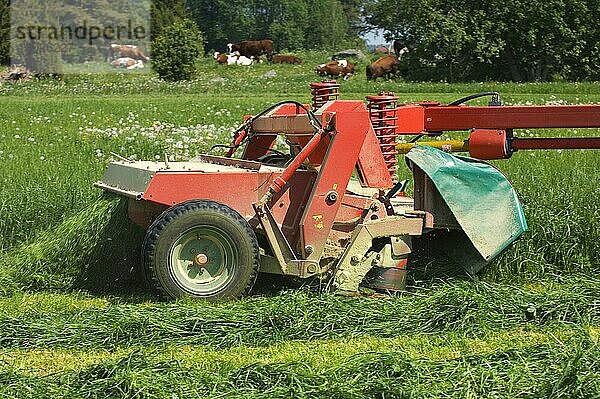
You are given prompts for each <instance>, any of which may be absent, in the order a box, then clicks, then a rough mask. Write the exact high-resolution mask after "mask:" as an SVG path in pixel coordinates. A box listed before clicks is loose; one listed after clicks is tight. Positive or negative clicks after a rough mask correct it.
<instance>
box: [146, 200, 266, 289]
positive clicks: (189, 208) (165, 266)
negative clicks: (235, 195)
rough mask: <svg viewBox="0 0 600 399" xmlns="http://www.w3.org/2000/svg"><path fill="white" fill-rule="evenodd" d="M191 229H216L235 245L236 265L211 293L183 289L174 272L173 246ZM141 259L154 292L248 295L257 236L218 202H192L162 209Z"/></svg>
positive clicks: (255, 272) (256, 263)
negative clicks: (225, 279) (224, 280)
mask: <svg viewBox="0 0 600 399" xmlns="http://www.w3.org/2000/svg"><path fill="white" fill-rule="evenodd" d="M194 228H207V229H211V228H215V229H218V230H219V231H220V232H221V234H223V236H224V237H225V240H226V241H227V242H229V243H235V244H234V246H235V248H233V249H232V250H233V251H234V252H235V254H234V255H235V256H234V258H235V260H236V261H235V263H236V264H235V268H234V270H233V271H232V272H231V277H228V278H230V280H228V281H227V282H226V285H225V286H223V287H219V288H218V289H215V290H214V292H213V291H210V292H207V291H202V292H199V291H194V290H193V289H190V288H189V287H185V281H183V280H181V279H178V277H177V273H176V272H175V271H174V269H175V268H176V265H173V262H172V261H171V259H172V257H171V255H172V251H174V247H175V244H176V243H177V242H178V240H179V239H180V238H181V237H183V236H184V235H185V234H189V231H190V230H191V229H194ZM230 246H231V245H230ZM142 259H143V265H144V272H145V276H146V280H147V281H148V283H149V285H150V287H151V288H152V289H154V290H156V291H157V293H159V294H161V295H163V296H168V297H171V298H182V297H191V298H198V299H205V300H209V301H214V300H218V299H228V298H238V297H241V296H244V295H248V294H249V293H250V291H251V290H252V287H253V286H254V283H255V282H256V277H257V275H258V269H259V259H260V258H259V250H258V241H257V239H256V235H255V233H254V231H253V230H252V228H251V227H250V225H249V224H248V222H247V221H246V220H245V219H244V218H243V217H242V216H241V215H240V214H239V213H238V212H236V211H235V210H233V209H231V208H230V207H228V206H226V205H223V204H220V203H218V202H214V201H203V200H192V201H187V202H183V203H181V204H178V205H174V206H172V207H171V208H169V209H167V210H165V211H164V212H163V213H162V214H161V215H160V216H159V217H158V218H157V219H156V220H155V221H154V222H153V223H152V225H151V226H150V227H149V229H148V231H147V232H146V236H145V238H144V243H143V245H142Z"/></svg>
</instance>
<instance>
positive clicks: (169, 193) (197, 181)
mask: <svg viewBox="0 0 600 399" xmlns="http://www.w3.org/2000/svg"><path fill="white" fill-rule="evenodd" d="M266 190H267V187H266V186H264V187H260V185H259V179H258V173H250V172H245V171H240V172H239V173H202V172H194V171H189V172H168V171H167V172H157V173H156V174H155V175H154V177H153V178H152V181H151V182H150V185H149V186H148V189H147V190H146V192H145V193H144V197H143V199H145V200H147V201H152V202H156V203H158V204H163V205H167V206H172V205H175V204H179V203H181V202H184V201H188V200H192V199H205V200H212V201H217V202H220V203H222V204H225V205H227V206H229V207H231V208H233V209H235V210H236V211H238V212H239V213H240V214H241V215H242V216H244V217H245V218H246V219H250V218H252V217H254V208H252V203H253V202H256V201H257V200H258V198H260V196H261V195H262V194H264V192H265V191H266Z"/></svg>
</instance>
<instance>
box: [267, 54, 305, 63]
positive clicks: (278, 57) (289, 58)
mask: <svg viewBox="0 0 600 399" xmlns="http://www.w3.org/2000/svg"><path fill="white" fill-rule="evenodd" d="M271 61H272V62H273V63H274V64H302V62H303V61H302V58H300V57H296V56H295V55H291V54H290V55H283V54H275V55H274V56H273V59H272V60H271Z"/></svg>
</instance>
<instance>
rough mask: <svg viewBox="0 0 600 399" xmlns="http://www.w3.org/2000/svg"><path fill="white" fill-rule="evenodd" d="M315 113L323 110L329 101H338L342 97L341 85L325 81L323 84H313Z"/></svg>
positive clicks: (311, 87)
mask: <svg viewBox="0 0 600 399" xmlns="http://www.w3.org/2000/svg"><path fill="white" fill-rule="evenodd" d="M310 90H311V94H312V101H313V103H312V108H313V111H316V110H317V109H319V108H321V107H322V106H323V104H325V103H326V102H327V101H332V100H337V99H338V97H339V96H340V85H339V83H338V82H336V81H335V80H324V81H322V82H321V83H311V84H310Z"/></svg>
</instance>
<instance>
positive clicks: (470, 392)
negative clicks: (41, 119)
mask: <svg viewBox="0 0 600 399" xmlns="http://www.w3.org/2000/svg"><path fill="white" fill-rule="evenodd" d="M599 364H600V348H599V347H598V344H597V343H596V342H594V340H593V339H592V338H590V337H589V336H588V335H587V334H586V333H585V332H584V331H580V332H578V333H576V334H574V335H573V336H572V337H571V338H570V339H568V340H567V341H565V342H558V341H555V342H552V343H546V344H540V345H532V346H529V347H525V348H515V349H510V348H509V349H506V350H503V351H498V352H495V353H491V354H484V355H472V356H460V357H457V358H454V359H451V360H445V361H436V360H431V359H419V358H411V357H410V355H409V354H407V353H404V352H402V351H393V352H383V353H379V352H373V353H362V354H357V355H355V356H351V357H349V358H346V359H345V360H343V361H341V362H339V363H334V364H329V365H322V366H321V367H319V368H318V369H317V368H315V367H314V366H312V365H310V364H307V363H303V362H293V363H286V362H284V363H254V364H251V365H249V366H245V367H241V368H237V369H231V370H228V369H227V368H223V369H221V370H219V369H217V370H216V371H215V370H214V369H210V370H207V369H205V368H203V367H201V366H195V365H189V364H182V362H180V361H177V360H173V361H155V360H152V359H151V358H149V357H148V356H147V355H145V354H144V353H141V352H137V351H134V352H132V353H131V354H128V355H127V356H124V357H121V358H118V359H116V360H112V359H111V360H107V361H103V362H100V363H98V364H95V365H92V366H89V367H85V368H83V369H80V370H75V371H69V372H63V373H58V374H54V375H50V376H46V377H38V376H33V375H29V374H27V373H23V372H22V371H20V370H16V369H11V368H5V369H4V370H2V371H0V395H8V396H10V397H15V398H16V397H36V396H38V397H39V396H49V397H55V398H68V397H88V398H100V397H102V398H105V397H144V398H169V399H172V398H175V397H178V398H188V397H215V398H217V397H232V398H242V397H243V398H291V397H293V398H349V399H350V398H365V397H367V398H384V397H394V398H409V397H414V398H425V397H427V398H465V397H494V398H514V397H523V398H575V397H595V396H596V395H597V393H598V391H599V390H600V368H599V367H598V365H599Z"/></svg>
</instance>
